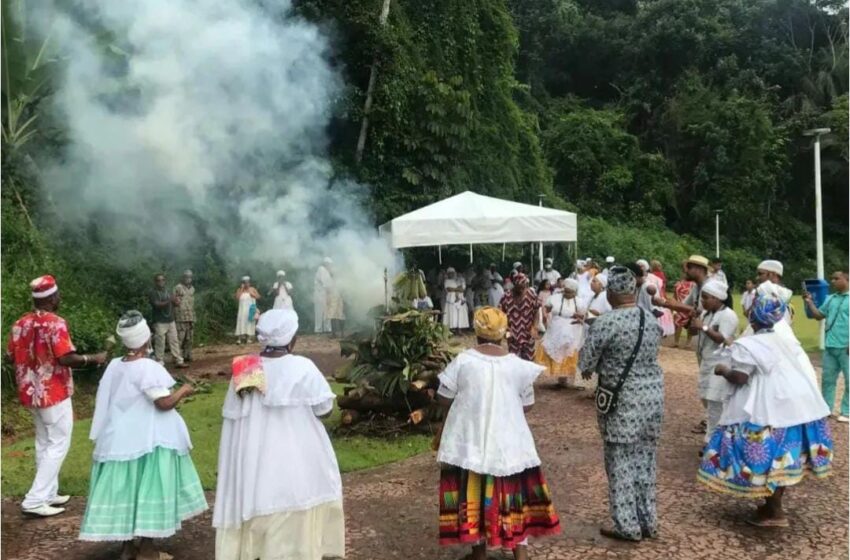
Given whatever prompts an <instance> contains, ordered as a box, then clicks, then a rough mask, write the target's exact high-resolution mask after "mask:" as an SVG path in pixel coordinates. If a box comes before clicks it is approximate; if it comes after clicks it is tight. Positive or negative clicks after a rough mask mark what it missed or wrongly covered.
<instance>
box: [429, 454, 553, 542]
mask: <svg viewBox="0 0 850 560" xmlns="http://www.w3.org/2000/svg"><path fill="white" fill-rule="evenodd" d="M560 532H561V524H560V521H559V520H558V514H557V513H556V512H555V506H554V505H553V504H552V498H551V496H550V495H549V486H548V485H547V484H546V480H545V479H544V478H543V472H542V471H541V470H540V467H533V468H530V469H526V470H524V471H522V472H521V473H517V474H514V475H511V476H504V477H497V476H492V475H489V474H484V475H482V474H478V473H474V472H471V471H467V470H465V469H462V468H460V467H454V466H449V465H444V466H443V469H442V470H441V471H440V544H441V545H444V546H445V545H452V544H478V543H481V542H486V544H487V545H488V546H490V547H501V548H509V549H513V548H515V547H516V546H517V545H518V544H522V543H523V541H525V539H526V538H528V537H539V536H544V535H556V534H558V533H560Z"/></svg>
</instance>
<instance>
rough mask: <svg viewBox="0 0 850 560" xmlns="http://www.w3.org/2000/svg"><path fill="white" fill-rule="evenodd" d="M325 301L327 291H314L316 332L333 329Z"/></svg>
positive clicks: (326, 331)
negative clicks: (326, 313) (327, 314)
mask: <svg viewBox="0 0 850 560" xmlns="http://www.w3.org/2000/svg"><path fill="white" fill-rule="evenodd" d="M325 301H326V297H325V292H313V309H314V312H315V321H314V325H315V326H314V330H315V332H316V333H329V332H331V331H332V330H333V329H332V328H331V320H330V319H327V318H326V317H325V307H326V306H325Z"/></svg>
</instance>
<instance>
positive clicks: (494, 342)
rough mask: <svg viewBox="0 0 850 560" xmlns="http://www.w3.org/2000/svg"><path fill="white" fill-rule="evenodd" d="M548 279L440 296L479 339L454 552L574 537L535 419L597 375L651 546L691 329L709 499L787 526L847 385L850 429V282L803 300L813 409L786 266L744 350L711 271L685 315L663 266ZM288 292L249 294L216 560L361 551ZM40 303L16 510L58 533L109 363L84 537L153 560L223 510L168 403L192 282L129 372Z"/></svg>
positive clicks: (449, 490) (320, 283)
mask: <svg viewBox="0 0 850 560" xmlns="http://www.w3.org/2000/svg"><path fill="white" fill-rule="evenodd" d="M545 264H546V266H545V267H544V268H543V270H541V271H540V272H539V273H538V274H537V276H536V282H535V284H536V287H535V288H532V287H531V282H530V279H529V277H528V276H527V275H526V273H525V270H524V268H523V266H522V264H521V263H516V265H515V266H514V268H513V270H512V271H511V272H510V274H508V275H507V276H506V277H505V278H503V277H502V276H501V275H500V274H499V273H498V272H497V271H496V270H495V268H496V267H495V266H492V267H490V270H489V271H481V272H480V274H478V275H476V276H474V277H471V278H469V279H467V278H466V277H465V276H460V275H458V274H457V273H456V271H454V270H453V269H448V270H447V271H446V274H445V277H444V278H443V279H441V282H440V283H439V286H441V287H442V288H441V290H437V291H436V292H435V293H434V296H435V299H436V300H437V301H439V302H440V304H439V309H440V310H441V311H442V320H443V322H444V323H445V324H446V325H447V326H448V327H449V328H452V329H457V330H463V329H466V328H471V329H472V330H473V331H474V333H475V336H476V344H475V345H474V346H473V347H472V348H469V349H467V350H466V351H464V352H462V353H461V354H459V355H458V356H457V357H456V358H455V359H454V360H453V361H452V362H451V363H450V364H449V365H448V367H447V368H446V370H445V371H444V372H443V373H441V374H440V375H439V389H438V391H437V400H438V402H439V403H440V404H441V405H442V406H443V407H445V408H446V416H445V417H446V420H445V424H444V427H443V429H442V430H441V432H440V435H439V438H438V440H437V441H436V449H437V461H438V462H439V465H440V482H439V489H438V496H439V523H438V526H439V542H440V544H442V545H456V544H460V545H471V546H472V556H471V557H472V558H473V559H474V560H483V559H484V558H486V554H487V548H488V547H502V548H507V549H511V550H513V552H514V555H515V557H516V558H517V559H518V560H522V559H524V558H527V554H528V551H527V544H528V539H529V538H536V537H544V536H547V535H553V534H556V533H558V532H559V531H560V528H561V526H560V520H559V516H558V514H557V511H556V505H555V504H556V499H555V498H556V497H555V496H553V495H552V493H551V491H550V489H549V486H548V484H547V482H546V478H545V476H544V471H543V464H542V461H541V459H540V457H539V455H538V454H537V451H536V446H535V443H534V438H533V436H532V433H531V430H530V429H529V426H528V423H527V421H526V418H525V414H526V413H527V412H528V411H529V410H530V409H531V407H532V406H533V405H534V387H535V383H536V382H537V380H538V378H539V377H540V376H541V375H544V374H545V375H549V376H550V377H552V378H554V380H555V381H554V385H555V386H557V387H579V386H581V384H582V383H583V380H589V379H591V378H593V377H594V376H595V377H596V383H597V384H596V388H595V391H594V394H593V397H594V401H595V406H596V411H597V421H598V428H599V432H600V436H601V439H602V445H603V451H604V458H605V471H606V474H607V478H608V504H609V510H610V517H611V523H610V524H608V525H606V526H605V527H602V528H601V529H600V532H601V533H602V534H603V535H604V536H606V537H609V538H614V539H620V540H625V541H640V540H642V539H651V538H654V537H656V536H657V534H658V513H657V499H656V468H657V446H658V441H659V437H660V435H661V431H662V423H663V419H664V373H663V370H662V368H661V366H660V364H659V349H660V346H661V341H662V339H663V338H664V337H665V336H677V342H678V334H677V332H676V331H677V329H678V330H685V329H687V331H688V333H689V335H690V336H693V337H695V338H696V357H697V364H698V372H696V373H697V374H698V375H697V379H698V381H697V383H696V386H695V387H694V393H695V395H698V396H699V398H700V399H701V401H702V403H703V406H704V409H705V416H704V418H703V421H702V422H701V423H700V424H699V425H697V426H695V431H696V432H698V433H700V434H701V435H703V436H704V437H703V443H704V445H703V447H702V451H701V452H700V457H699V467H698V469H697V473H696V476H697V480H699V481H700V482H701V483H702V484H704V485H705V486H706V487H707V488H709V489H711V490H715V491H718V492H722V493H726V494H731V495H734V496H743V497H750V498H764V499H765V503H764V505H763V506H761V507H759V508H758V509H757V510H756V511H755V512H754V513H753V516H752V517H751V518H750V519H749V520H748V522H750V523H751V524H753V525H756V526H758V527H784V526H788V524H789V520H788V518H787V517H786V515H785V512H784V510H783V508H782V500H783V497H784V494H785V489H786V488H787V487H790V486H793V485H795V484H797V483H799V482H800V481H801V480H802V478H803V476H804V474H811V475H813V476H814V477H823V476H827V475H828V474H829V473H830V470H831V464H832V453H833V451H832V449H833V444H832V439H831V429H830V424H829V418H830V417H831V416H832V415H833V407H834V404H835V403H834V399H835V386H836V383H837V380H838V377H839V375H840V374H843V375H844V382H845V387H844V396H843V398H842V401H841V404H840V414H839V416H838V420H839V421H842V422H846V421H847V414H848V398H850V397H848V387H847V373H848V372H847V369H848V363H847V362H848V359H847V355H848V336H850V334H848V309H849V308H848V276H847V273H846V272H845V271H839V272H836V273H834V274H833V275H832V277H831V281H832V285H833V288H834V293H833V294H832V295H831V296H830V297H829V298H828V299H826V301H824V302H822V304H821V305H820V306H817V305H816V304H815V303H814V300H813V298H812V297H811V296H810V295H809V294H805V301H806V305H807V307H808V309H809V312H810V314H811V316H812V317H813V318H814V319H816V320H821V321H825V322H826V333H827V343H826V350H825V351H824V361H823V364H824V372H823V378H822V384H821V390H820V391H819V390H818V386H817V380H816V376H815V370H814V368H813V366H812V364H811V361H810V360H809V358H808V356H807V354H806V353H805V352H804V351H803V349H802V347H801V345H800V343H799V341H798V340H797V338H796V337H795V335H794V333H793V330H791V328H790V321H791V320H792V316H791V313H790V311H789V303H790V298H791V291H790V290H789V289H788V288H786V287H784V286H783V285H782V277H783V272H784V268H783V266H782V264H781V263H779V262H778V261H773V260H767V261H764V262H762V263H761V264H760V265H759V266H758V270H757V271H756V280H755V281H754V282H753V283H752V286H751V287H750V286H748V288H747V292H745V294H744V297H742V304H743V305H744V310H745V317H746V324H747V326H746V329H744V330H743V332H741V328H740V325H739V324H738V316H737V314H736V313H735V312H734V311H733V310H732V302H731V301H730V294H731V290H730V289H729V286H728V283H727V279H726V277H725V275H724V274H723V273H722V266H721V265H720V263H719V262H714V263H711V262H709V260H708V259H706V258H704V257H702V256H699V255H694V256H691V257H690V258H689V259H687V261H686V262H685V263H684V264H683V274H682V279H681V280H680V282H681V284H677V285H676V287H674V290H673V292H674V295H673V296H672V297H668V295H667V279H666V277H665V276H664V274H663V271H662V268H661V264H660V263H657V261H652V262H646V261H638V262H635V263H627V264H625V265H623V264H618V263H617V262H616V261H615V259H614V258H611V257H609V258H608V259H606V267H605V268H604V269H603V268H601V267H599V266H597V265H596V264H595V263H594V262H593V261H592V260H590V259H587V260H586V261H581V262H579V263H577V266H576V269H575V271H574V272H573V273H571V274H570V275H569V276H568V277H564V276H562V275H561V274H560V273H559V272H558V271H557V270H555V269H554V266H553V262H552V260H551V259H549V260H547V261H546V263H545ZM277 276H278V278H277V282H276V283H275V285H274V286H273V287H272V290H271V292H270V293H269V295H270V296H272V295H273V296H274V298H275V300H274V301H275V306H274V307H275V308H273V309H270V310H268V311H266V312H264V313H262V314H260V313H259V312H258V310H257V308H256V302H257V300H259V299H260V295H259V293H258V292H257V290H256V289H254V288H253V287H252V286H251V283H250V278H248V277H246V278H244V279H243V281H242V285H241V286H240V288H239V290H238V291H237V293H236V297H237V299H238V300H239V324H240V326H238V327H237V331H236V333H237V335H238V336H242V337H252V336H254V335H256V337H257V339H258V340H259V342H260V344H261V348H262V349H261V350H260V351H259V352H258V353H248V354H245V355H241V356H237V357H235V358H234V359H233V364H232V378H231V380H230V385H229V388H228V392H227V395H226V397H225V400H224V404H223V407H222V417H223V420H222V421H223V428H222V434H221V442H220V447H219V460H218V469H217V477H218V478H217V486H216V498H215V509H214V515H213V526H214V527H215V529H216V547H215V548H216V553H215V554H216V558H217V559H219V560H227V559H233V560H244V559H251V560H254V559H256V558H260V559H265V558H278V557H284V558H293V559H304V560H308V559H309V560H318V559H319V558H321V557H323V556H343V555H344V552H345V529H344V527H345V519H344V515H343V504H342V482H341V477H340V474H339V467H338V464H337V461H336V457H335V455H334V451H333V448H332V446H331V443H330V440H329V438H328V435H327V432H326V430H325V429H324V426H323V425H322V424H321V422H320V419H321V418H323V417H325V416H326V415H328V414H329V413H330V412H331V411H332V409H333V403H334V398H335V397H334V394H333V392H332V391H331V388H330V386H329V385H328V382H327V381H326V380H325V377H324V376H323V374H322V373H321V372H320V371H319V370H318V369H317V367H316V366H315V364H314V363H313V362H312V361H310V360H309V359H307V358H305V357H302V356H298V355H296V354H294V349H295V344H296V340H297V333H298V325H299V323H298V315H297V314H296V313H295V311H294V310H293V309H292V305H291V304H292V299H291V295H290V294H291V290H292V287H291V285H289V284H288V283H286V281H285V274H284V273H283V271H281V272H280V273H278V275H277ZM478 276H480V277H481V279H477V277H478ZM483 279H486V280H487V282H484V281H483ZM686 283H687V284H686ZM30 287H31V291H32V298H33V307H34V309H33V311H31V312H28V313H26V314H25V315H24V316H23V317H21V318H20V319H19V320H18V321H17V322H16V323H15V324H14V326H13V327H12V332H11V335H10V339H9V346H8V350H7V354H6V357H7V359H8V360H10V361H11V362H13V363H14V366H15V373H16V379H17V384H18V393H19V398H20V401H21V403H22V404H23V405H24V406H25V407H27V408H29V409H30V410H31V411H32V414H33V418H34V422H35V426H36V465H37V472H36V476H35V479H34V481H33V484H32V487H31V488H30V490H29V492H28V493H27V495H26V497H25V498H24V500H23V502H22V508H23V510H24V512H26V513H29V514H32V515H37V516H44V517H49V516H52V515H56V514H59V513H62V511H63V508H62V506H63V505H64V504H65V503H67V501H68V499H69V497H68V496H65V495H62V494H60V492H59V482H58V475H59V470H60V468H61V465H62V462H63V460H64V458H65V455H66V454H67V452H68V450H69V447H70V436H71V431H72V426H73V413H72V408H71V396H72V395H73V380H72V376H71V368H80V367H86V366H90V365H91V366H94V365H106V370H105V373H104V374H103V377H102V378H101V380H100V384H99V386H98V391H97V397H96V404H95V412H94V418H93V420H92V426H91V431H90V434H89V436H90V438H91V439H92V440H94V442H95V450H94V454H93V457H92V462H93V464H92V476H91V486H90V491H89V496H88V501H87V505H86V512H85V515H84V517H83V521H82V527H81V531H80V538H81V539H84V540H95V541H119V542H123V543H124V545H123V546H124V549H123V551H122V559H124V560H126V559H130V558H138V559H141V560H151V559H154V558H156V559H158V558H160V553H159V552H158V551H157V549H156V546H155V544H154V541H153V539H157V538H163V537H167V536H170V535H173V534H175V532H176V531H178V530H179V529H180V526H181V523H182V522H183V521H185V520H187V519H189V518H191V517H193V516H196V515H198V514H200V513H202V512H203V511H205V510H206V509H207V507H208V505H207V502H206V498H205V496H204V493H203V490H202V488H201V483H200V479H199V477H198V474H197V472H196V470H195V467H194V465H193V463H192V459H191V448H192V444H191V439H190V437H189V431H188V429H187V426H186V424H185V422H184V421H183V419H182V418H181V417H180V415H179V413H178V412H177V411H175V406H176V405H177V404H178V403H179V402H180V401H181V400H182V399H184V398H186V397H187V396H189V395H191V393H192V388H191V385H189V384H184V385H182V386H181V387H180V388H179V389H176V390H174V386H175V381H174V379H173V378H172V376H171V375H170V374H169V373H168V371H167V370H166V369H165V368H164V367H163V364H162V361H163V359H164V341H165V340H168V343H169V346H170V347H171V352H172V355H173V357H174V362H175V364H176V366H177V367H181V365H185V364H186V363H187V362H188V361H189V360H191V336H192V323H193V321H194V314H193V310H192V306H191V303H192V298H193V295H194V289H193V287H192V274H191V272H190V271H187V272H186V273H185V274H184V275H183V278H182V280H181V283H180V284H179V285H178V286H176V287H175V288H174V289H173V290H168V289H167V287H166V279H165V277H164V276H163V275H158V276H157V277H156V278H155V287H154V289H153V290H152V291H151V295H150V302H151V305H152V307H153V311H154V313H153V316H152V320H151V323H152V326H153V328H151V327H150V326H149V325H148V322H147V321H146V320H145V318H144V317H143V316H142V314H141V313H139V312H138V311H129V312H127V313H125V314H124V315H123V316H122V317H121V319H120V320H119V321H118V324H117V326H116V333H117V334H118V336H119V337H120V338H121V341H122V343H123V347H124V349H125V350H124V354H123V355H122V356H120V357H116V358H114V359H112V360H111V361H109V363H108V364H106V362H107V355H106V354H105V353H100V354H92V355H87V354H78V353H77V352H76V350H75V348H74V345H73V343H72V342H71V337H70V333H69V330H68V326H67V324H66V323H65V321H64V320H63V319H62V318H61V317H60V316H59V315H58V313H57V312H58V310H59V305H60V301H61V298H60V293H59V290H58V286H57V284H56V281H55V279H54V278H52V277H51V276H43V277H41V278H38V279H36V280H34V281H33V282H32V283H31V285H30ZM685 287H688V288H689V289H688V290H685ZM686 292H687V293H686ZM338 294H339V293H338V291H337V290H336V287H335V283H334V280H333V274H332V263H331V262H329V260H326V261H325V263H324V264H323V265H322V267H320V269H319V271H318V272H317V274H316V293H315V294H314V297H316V298H317V302H316V305H317V308H316V329H317V330H321V332H324V331H325V330H326V329H329V330H330V331H332V332H334V331H335V332H339V330H340V329H341V326H340V325H339V323H338V322H340V321H342V318H341V317H344V314H343V312H342V302H341V298H340V297H339V295H338ZM430 297H431V296H429V299H430ZM278 304H280V305H278ZM320 311H321V313H320ZM246 321H247V322H246ZM335 322H337V323H335ZM243 323H244V324H243ZM242 326H244V327H245V328H244V329H242ZM240 329H241V330H240ZM505 340H507V348H506V347H505V346H504V345H503V342H504V341H505ZM187 343H188V347H187ZM151 344H153V346H154V354H153V357H149V356H150V354H149V347H150V345H151ZM292 449H298V453H297V454H293V453H292V452H291V450H292ZM138 539H141V540H138Z"/></svg>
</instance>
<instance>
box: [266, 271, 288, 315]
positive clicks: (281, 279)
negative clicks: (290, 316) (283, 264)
mask: <svg viewBox="0 0 850 560" xmlns="http://www.w3.org/2000/svg"><path fill="white" fill-rule="evenodd" d="M285 278H286V272H285V271H283V270H278V271H277V281H276V282H275V283H274V284H272V289H271V290H269V296H271V297H273V298H274V305H273V307H272V309H292V308H293V306H292V296H291V295H289V293H290V292H291V291H292V284H290V283H289V282H287V281H286V280H285Z"/></svg>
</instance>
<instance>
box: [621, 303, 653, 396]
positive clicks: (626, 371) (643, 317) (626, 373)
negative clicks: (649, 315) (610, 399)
mask: <svg viewBox="0 0 850 560" xmlns="http://www.w3.org/2000/svg"><path fill="white" fill-rule="evenodd" d="M638 309H639V310H640V326H639V327H638V338H637V343H636V344H635V347H634V350H632V353H631V355H630V356H629V359H628V361H627V362H626V367H624V368H623V373H622V375H620V380H619V381H618V382H617V387H616V389H614V392H615V393H619V392H620V389H622V388H623V384H624V383H625V382H626V378H627V377H628V376H629V373H630V372H631V371H632V364H634V363H635V358H637V355H638V351H640V345H641V344H642V343H643V328H644V325H645V324H646V312H645V311H644V310H643V309H641V308H640V307H638Z"/></svg>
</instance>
